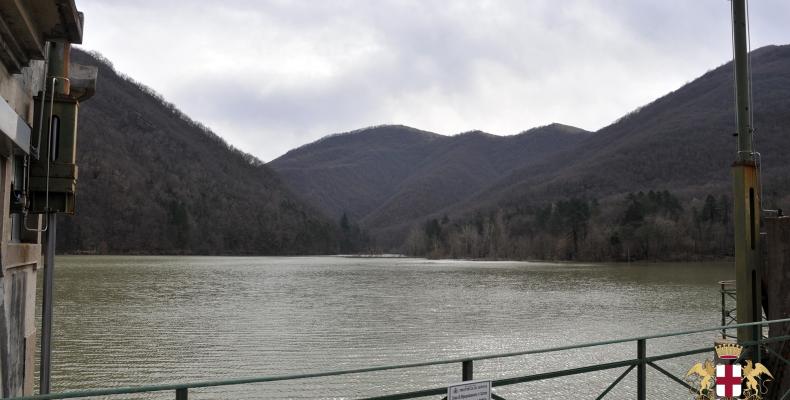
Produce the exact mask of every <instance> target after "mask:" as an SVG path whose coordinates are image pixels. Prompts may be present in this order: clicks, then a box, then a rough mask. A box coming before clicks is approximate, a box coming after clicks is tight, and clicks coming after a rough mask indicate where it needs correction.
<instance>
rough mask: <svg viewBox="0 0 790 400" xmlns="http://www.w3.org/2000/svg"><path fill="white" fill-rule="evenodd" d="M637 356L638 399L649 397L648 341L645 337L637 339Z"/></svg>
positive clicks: (643, 399) (642, 399)
mask: <svg viewBox="0 0 790 400" xmlns="http://www.w3.org/2000/svg"><path fill="white" fill-rule="evenodd" d="M636 358H637V359H639V364H637V366H636V398H637V400H645V399H647V360H646V358H647V343H646V341H645V339H639V340H637V341H636Z"/></svg>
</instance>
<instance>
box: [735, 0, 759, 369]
mask: <svg viewBox="0 0 790 400" xmlns="http://www.w3.org/2000/svg"><path fill="white" fill-rule="evenodd" d="M747 24H748V21H747V15H746V0H732V32H733V53H734V54H733V58H734V62H733V64H734V68H735V93H736V94H735V102H736V104H735V106H736V117H737V125H738V132H737V135H738V154H737V158H736V161H735V164H733V167H732V177H733V222H734V223H735V285H736V298H737V303H736V316H737V320H738V323H749V322H756V321H760V320H761V319H762V298H761V296H762V295H761V285H760V213H761V211H760V191H759V188H760V182H759V174H758V168H759V166H758V165H757V163H756V161H755V157H754V149H753V147H752V134H753V130H752V110H751V88H750V85H749V54H748V39H747V34H748V26H747ZM755 332H757V330H755V329H753V328H751V327H747V328H740V329H738V341H740V342H745V341H753V340H756V339H758V337H757V336H756V335H755ZM753 356H754V355H753Z"/></svg>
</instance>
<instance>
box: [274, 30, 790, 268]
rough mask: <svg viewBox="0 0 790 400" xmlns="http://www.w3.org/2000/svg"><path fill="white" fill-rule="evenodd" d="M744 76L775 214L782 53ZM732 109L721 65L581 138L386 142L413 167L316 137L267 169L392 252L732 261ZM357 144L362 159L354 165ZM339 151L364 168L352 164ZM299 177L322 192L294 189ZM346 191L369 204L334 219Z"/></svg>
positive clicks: (764, 58) (784, 72)
mask: <svg viewBox="0 0 790 400" xmlns="http://www.w3.org/2000/svg"><path fill="white" fill-rule="evenodd" d="M751 66H752V74H753V82H752V86H753V92H754V121H755V128H756V139H755V143H756V144H755V145H756V149H757V150H758V151H759V152H760V153H761V159H762V176H763V179H764V180H763V192H762V194H763V200H764V203H763V205H764V207H766V208H777V207H783V206H784V208H788V206H789V205H790V178H788V177H790V134H789V133H790V112H788V110H790V45H784V46H766V47H763V48H760V49H757V50H755V51H753V52H752V54H751ZM733 101H734V100H733V80H732V65H731V64H730V63H727V64H724V65H721V66H719V67H716V68H712V69H711V70H710V71H708V72H707V73H705V74H703V75H702V76H700V77H699V78H697V79H695V80H693V81H692V82H690V83H688V84H686V85H684V86H682V87H680V88H678V89H677V90H675V91H673V92H671V93H669V94H667V95H665V96H663V97H661V98H659V99H657V100H655V101H654V102H652V103H650V104H647V105H645V106H644V107H641V108H640V109H638V110H635V111H634V112H632V113H629V114H628V115H625V116H623V117H622V118H620V119H619V120H617V121H615V122H614V123H612V124H611V125H609V126H607V127H605V128H603V129H601V130H599V131H597V132H594V133H587V132H584V131H581V130H574V129H572V128H568V127H563V128H565V129H560V130H557V129H551V128H552V127H554V128H556V127H557V126H548V127H544V128H539V129H537V130H532V131H528V132H526V133H524V134H521V135H516V136H513V137H494V136H491V135H487V134H484V133H482V132H472V133H468V134H464V135H457V136H454V137H436V136H435V135H432V134H428V133H422V134H421V135H416V134H415V135H413V136H417V137H419V138H420V140H417V141H414V142H407V141H405V140H394V141H393V142H395V143H398V145H404V144H406V143H413V144H412V146H414V148H415V152H411V151H409V152H406V154H408V155H409V156H414V155H415V154H420V156H419V158H417V161H414V159H402V158H401V156H400V153H399V152H398V151H392V150H391V149H390V148H389V147H388V146H389V145H388V142H378V141H376V135H377V134H378V133H377V132H378V129H382V128H374V129H368V130H362V131H359V132H356V133H352V134H348V135H340V136H334V137H329V138H327V139H324V140H321V141H319V142H316V143H313V144H311V145H310V146H306V147H303V148H300V149H297V150H295V151H292V152H290V153H288V154H286V155H284V156H283V157H281V158H280V159H278V160H275V161H274V162H272V163H271V165H272V166H273V168H274V169H275V170H276V171H278V172H280V173H281V174H282V176H283V177H284V180H285V181H286V183H288V184H289V185H290V186H291V187H292V188H293V189H294V191H295V192H296V193H297V194H299V195H300V196H304V198H305V199H307V200H309V201H313V199H320V201H319V202H315V204H316V205H317V206H320V207H323V208H324V210H326V211H327V213H328V214H329V215H330V216H332V217H335V218H337V213H338V212H340V211H346V212H347V213H348V215H350V216H352V217H353V218H352V219H354V220H356V221H358V222H359V223H360V224H361V226H362V227H363V228H365V229H368V230H369V231H370V232H371V233H372V234H373V235H374V237H375V239H377V240H378V243H379V244H381V245H383V247H385V248H387V247H389V246H397V245H398V244H403V243H404V242H403V239H404V238H407V240H406V241H405V244H404V246H401V247H400V249H403V250H405V251H407V252H409V253H412V254H417V255H426V254H427V255H434V256H437V257H443V256H450V257H475V258H477V257H490V258H572V259H621V258H626V257H628V256H630V257H634V258H650V259H654V258H664V259H668V258H675V259H677V258H686V259H688V258H710V257H713V258H718V257H724V256H728V255H729V254H730V252H731V249H732V246H731V245H730V240H731V236H730V235H731V232H732V229H731V226H730V225H729V224H730V218H729V213H730V212H731V204H732V201H731V199H730V198H729V192H730V185H731V181H730V179H731V178H730V165H731V163H732V161H733V160H734V158H735V138H734V137H733V133H734V132H735V117H734V110H733ZM560 127H562V126H560ZM384 128H386V129H389V130H397V129H400V130H403V129H407V128H402V127H384ZM547 129H548V131H545V132H542V131H543V130H547ZM412 131H414V130H412ZM536 133H540V134H541V135H543V137H544V139H545V141H537V140H535V139H538V138H540V137H541V136H540V135H537V136H536V135H535V134H536ZM528 140H533V143H527V142H526V141H528ZM369 143H375V146H374V147H373V148H372V149H374V150H375V151H373V152H368V153H365V152H364V151H363V150H365V149H366V148H367V146H369ZM496 143H503V145H496ZM347 149H353V151H352V153H353V154H367V155H368V156H369V157H368V158H365V159H363V161H364V162H360V160H359V158H357V157H352V158H350V157H347V154H346V151H347ZM399 151H400V150H399ZM417 152H419V153H417ZM391 159H392V160H395V161H402V162H403V165H405V168H404V169H400V168H398V167H397V164H394V163H392V162H391V161H390V160H391ZM509 160H510V161H509ZM306 161H309V162H306ZM512 161H515V162H512ZM379 166H387V169H386V170H379V169H378V168H379ZM307 168H309V170H310V173H309V175H311V176H321V177H322V181H323V182H324V183H323V184H315V183H313V182H310V180H309V178H308V179H304V178H303V177H304V176H307V175H308V174H305V171H306V170H307ZM378 173H382V174H383V175H386V176H388V177H395V178H397V180H396V181H395V182H394V185H386V188H385V189H386V192H382V191H380V190H379V189H378V188H377V187H374V186H365V185H364V182H365V179H368V180H372V181H376V178H375V177H376V176H377V174H378ZM360 177H367V178H365V179H362V180H359V178H360ZM349 179H357V180H356V181H355V182H360V183H359V185H362V186H357V187H355V188H354V190H355V191H356V192H364V193H365V195H366V196H367V198H370V199H376V200H375V201H371V202H370V203H371V204H366V205H365V207H364V208H354V203H353V201H351V200H344V201H343V202H342V203H340V204H341V205H342V206H343V207H346V208H342V207H334V208H329V207H326V206H325V205H324V204H322V203H321V201H324V202H325V201H327V200H332V199H337V198H338V196H343V195H344V194H343V193H342V190H343V189H344V186H342V183H343V182H347V181H349ZM331 182H335V183H339V184H337V185H331V184H330V183H331ZM353 198H355V197H354V196H352V197H351V199H352V200H353ZM407 231H408V232H407ZM407 233H408V236H407Z"/></svg>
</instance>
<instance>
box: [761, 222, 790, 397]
mask: <svg viewBox="0 0 790 400" xmlns="http://www.w3.org/2000/svg"><path fill="white" fill-rule="evenodd" d="M765 230H766V233H767V235H766V236H767V237H766V239H767V242H766V243H765V245H766V247H767V248H766V252H765V254H766V259H765V265H764V267H763V268H762V283H763V291H764V295H765V296H764V298H765V300H764V303H763V306H764V307H765V313H766V317H767V318H768V319H769V320H772V319H781V318H787V317H788V316H790V289H788V288H790V217H770V218H765ZM785 335H790V323H785V324H772V325H771V326H770V328H769V333H768V336H769V337H778V336H785ZM769 346H770V348H771V349H772V350H774V351H776V352H778V353H780V354H781V355H782V357H784V358H785V359H790V341H786V342H780V343H771V344H769ZM764 364H765V366H766V367H767V368H768V369H769V370H770V371H771V373H772V374H773V376H774V378H775V381H774V382H771V383H770V386H769V391H768V396H766V399H779V398H781V396H782V394H784V393H785V392H786V391H788V390H790V367H788V366H787V365H786V364H784V363H783V362H782V361H781V360H778V359H777V358H776V357H774V356H772V355H770V354H769V355H768V359H767V360H765V362H764Z"/></svg>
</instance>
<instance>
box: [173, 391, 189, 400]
mask: <svg viewBox="0 0 790 400" xmlns="http://www.w3.org/2000/svg"><path fill="white" fill-rule="evenodd" d="M188 390H189V389H187V388H183V389H176V400H189V392H188Z"/></svg>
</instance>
